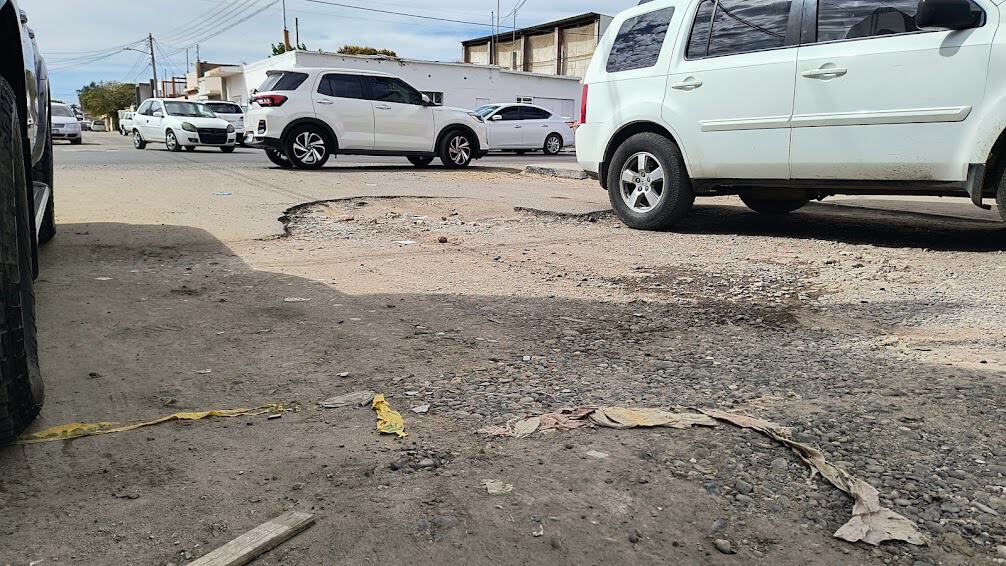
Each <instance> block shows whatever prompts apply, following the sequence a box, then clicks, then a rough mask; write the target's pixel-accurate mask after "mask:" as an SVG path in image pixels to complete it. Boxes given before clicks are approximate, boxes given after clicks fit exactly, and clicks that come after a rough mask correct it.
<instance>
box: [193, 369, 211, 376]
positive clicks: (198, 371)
mask: <svg viewBox="0 0 1006 566" xmlns="http://www.w3.org/2000/svg"><path fill="white" fill-rule="evenodd" d="M196 373H198V374H200V375H206V374H208V373H213V370H211V369H200V370H196Z"/></svg>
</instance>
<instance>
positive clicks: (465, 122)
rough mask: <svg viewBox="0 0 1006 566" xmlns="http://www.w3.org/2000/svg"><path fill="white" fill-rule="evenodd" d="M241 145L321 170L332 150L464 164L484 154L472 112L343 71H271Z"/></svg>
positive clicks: (390, 80) (388, 79) (386, 78)
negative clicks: (449, 106)
mask: <svg viewBox="0 0 1006 566" xmlns="http://www.w3.org/2000/svg"><path fill="white" fill-rule="evenodd" d="M245 124H246V125H245V129H246V137H245V143H246V144H248V145H250V146H252V147H258V148H261V149H265V150H266V154H268V156H269V159H270V160H271V161H272V162H273V163H275V164H276V165H279V166H280V167H297V168H300V169H318V168H320V167H322V166H323V165H325V162H326V161H328V158H329V157H331V156H332V155H335V154H344V155H396V156H403V157H408V159H409V161H411V162H412V164H413V165H415V166H416V167H425V166H427V165H429V164H430V163H431V162H432V161H433V158H434V157H439V158H440V160H441V161H443V163H444V166H445V167H448V168H459V167H465V166H467V165H468V164H469V163H470V162H471V160H472V159H476V158H479V157H482V156H483V155H485V152H486V151H487V149H488V145H487V143H486V127H485V123H484V122H483V121H482V118H481V117H480V116H479V115H478V114H475V113H474V112H469V111H466V110H461V109H457V108H447V107H443V106H436V105H434V104H433V103H431V102H430V101H429V99H428V98H427V97H426V96H425V95H423V94H421V93H420V92H419V91H418V90H416V89H415V88H413V87H411V86H409V85H408V84H407V83H405V81H403V80H401V79H399V78H397V77H395V76H392V75H389V74H386V73H379V72H369V71H358V70H346V69H297V70H276V71H269V73H268V78H267V79H266V81H265V83H263V84H262V86H261V87H259V89H258V91H257V92H256V94H255V96H253V97H252V99H251V105H250V107H249V109H248V118H247V120H246V121H245Z"/></svg>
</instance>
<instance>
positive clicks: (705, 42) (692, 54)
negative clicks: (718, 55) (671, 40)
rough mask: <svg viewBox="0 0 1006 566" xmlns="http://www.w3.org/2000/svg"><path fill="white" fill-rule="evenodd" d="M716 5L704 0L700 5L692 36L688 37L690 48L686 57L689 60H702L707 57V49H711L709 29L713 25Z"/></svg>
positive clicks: (686, 51) (693, 24)
mask: <svg viewBox="0 0 1006 566" xmlns="http://www.w3.org/2000/svg"><path fill="white" fill-rule="evenodd" d="M714 7H716V3H715V2H713V1H712V0H703V1H702V3H701V4H699V9H698V10H696V12H695V21H694V22H692V34H691V35H690V36H689V37H688V48H687V49H686V50H685V57H687V58H689V59H701V58H702V57H705V56H706V49H707V48H708V47H709V27H710V26H711V25H712V23H713V8H714Z"/></svg>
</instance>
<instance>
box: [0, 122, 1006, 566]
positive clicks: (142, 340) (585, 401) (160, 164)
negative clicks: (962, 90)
mask: <svg viewBox="0 0 1006 566" xmlns="http://www.w3.org/2000/svg"><path fill="white" fill-rule="evenodd" d="M94 137H95V138H97V139H99V140H100V142H99V143H93V144H91V145H88V146H83V147H82V148H80V149H78V148H73V149H71V148H62V147H61V148H60V150H59V153H58V154H57V170H58V172H57V182H58V185H57V189H56V190H57V193H56V195H57V199H58V200H57V210H58V213H57V215H58V222H59V233H58V235H57V238H56V240H54V241H53V242H52V244H51V245H49V246H47V247H46V248H45V249H44V250H43V253H42V256H41V264H42V266H41V269H42V275H41V276H40V280H39V282H38V283H37V293H38V301H39V326H40V337H39V340H40V344H41V347H42V360H41V361H42V368H43V372H44V374H45V377H46V380H47V404H46V407H45V409H44V410H43V413H42V416H41V417H40V419H39V421H38V422H37V423H36V424H35V425H34V426H33V428H32V430H33V431H37V430H41V429H44V428H46V427H49V426H54V425H59V424H63V423H67V422H74V421H80V422H96V421H136V420H149V419H152V418H156V417H159V416H162V415H167V414H170V413H174V412H176V411H196V410H207V409H233V408H239V407H257V406H260V405H265V404H269V403H282V404H284V405H285V406H286V407H288V408H290V409H291V410H289V411H286V412H281V413H278V414H280V415H281V416H280V417H279V418H270V415H269V414H261V415H254V416H243V417H234V418H220V419H207V420H203V421H197V422H186V423H167V424H162V425H158V426H154V427H149V428H143V429H138V430H135V431H131V432H123V433H118V434H111V435H104V436H96V437H88V438H82V439H77V440H73V441H61V442H52V443H42V444H33V445H15V446H11V447H8V448H6V449H3V450H2V451H0V524H2V525H3V526H2V528H3V534H4V536H3V537H0V563H2V564H12V565H22V564H23V565H27V564H40V565H47V564H60V563H62V564H83V565H91V564H94V565H105V564H159V565H166V564H175V565H181V564H185V563H186V562H188V561H190V560H191V559H193V558H196V557H198V556H201V555H203V554H205V553H206V552H208V551H209V550H211V549H213V548H216V547H218V546H220V545H222V544H224V543H225V542H227V541H229V540H230V539H232V538H234V537H236V536H238V535H240V534H241V533H243V532H244V531H246V530H248V529H250V528H252V527H255V526H257V525H258V524H260V523H262V522H264V521H265V520H267V519H270V518H272V517H274V516H276V515H278V514H280V513H282V512H283V511H286V510H299V511H305V512H311V513H314V514H315V515H316V519H317V522H316V524H315V525H314V526H313V527H311V528H310V529H308V530H307V531H305V532H304V533H302V534H300V535H298V536H296V537H295V538H293V539H291V540H290V541H288V542H286V543H285V544H283V545H282V546H280V547H278V548H277V549H275V550H273V551H271V552H269V553H267V554H265V555H264V556H262V557H261V558H259V559H258V560H257V561H256V562H255V564H261V565H269V564H275V565H279V564H282V565H314V564H432V563H447V564H489V563H493V564H529V563H530V564H541V563H550V564H580V565H584V564H597V565H601V564H622V563H630V562H632V563H640V564H667V563H671V564H747V563H763V564H779V565H789V564H793V565H795V564H874V563H884V564H905V565H913V566H921V565H924V564H992V563H997V562H998V563H1003V562H1006V546H1004V545H1006V441H1004V440H1006V435H1004V427H1003V422H1004V416H1006V404H1004V379H1006V335H1004V332H1003V328H1004V327H1006V287H1004V285H1003V284H1002V283H1003V281H1004V276H1006V255H1004V254H1003V250H1006V231H1003V230H1002V229H1001V228H1000V226H999V225H998V224H994V223H990V222H987V221H983V220H977V219H965V218H959V217H953V216H948V215H942V214H926V213H918V212H899V211H895V210H881V209H870V208H861V207H852V206H836V205H835V204H829V203H828V202H827V201H826V202H825V203H823V204H813V205H811V206H808V207H807V208H806V209H804V210H802V211H800V212H799V213H796V214H793V215H791V216H788V217H784V218H778V217H777V218H772V217H764V216H759V215H756V214H754V213H752V212H749V211H748V210H747V209H745V208H743V207H742V206H741V204H740V202H739V201H737V200H734V199H728V198H723V199H714V200H705V201H703V200H700V201H699V202H698V205H697V206H696V209H695V211H694V213H693V214H692V215H691V216H690V217H689V218H688V220H687V221H686V222H685V223H684V224H683V225H682V226H681V227H680V229H678V230H676V231H675V232H667V233H644V232H637V231H632V230H629V229H626V228H625V227H623V226H621V225H620V224H619V223H618V222H617V220H616V219H614V218H613V217H611V216H610V214H609V213H607V212H605V210H606V208H607V207H606V206H605V201H606V196H605V194H604V193H603V192H602V191H600V190H599V189H598V188H597V186H596V184H595V183H594V182H592V181H567V180H558V179H543V178H537V177H528V176H524V175H520V174H517V173H512V172H507V171H504V170H497V169H488V168H486V169H482V170H472V171H465V172H460V173H456V172H446V171H442V170H437V169H431V170H428V171H423V172H419V171H416V170H413V169H411V168H408V167H403V166H397V165H395V164H368V163H348V164H347V163H345V162H341V161H338V160H337V162H336V163H335V165H334V166H333V167H329V168H326V169H325V170H323V171H321V172H317V173H304V172H292V171H281V170H278V169H275V168H271V167H270V166H269V164H268V161H266V160H265V158H264V157H263V158H262V159H261V162H256V161H252V160H251V158H249V160H248V161H243V162H239V163H238V162H229V161H227V159H226V156H224V155H223V154H220V155H206V156H203V155H201V154H197V155H196V156H195V157H192V156H188V155H185V156H175V155H174V154H168V153H165V152H159V151H156V152H151V151H147V152H139V153H135V154H134V153H129V154H126V153H124V152H127V151H131V150H129V149H128V148H126V147H125V144H124V142H122V141H121V140H118V139H116V138H114V136H113V135H112V134H109V135H108V136H107V137H99V136H94ZM135 156H140V157H135ZM127 158H128V159H127ZM140 158H142V160H138V159H140ZM134 159H137V160H138V161H130V160H134ZM361 390H369V391H374V392H378V393H383V394H384V395H386V397H387V398H388V400H389V402H390V403H391V405H392V406H393V407H394V408H395V409H397V410H399V411H400V412H401V413H402V415H403V416H404V418H405V423H406V431H407V432H408V433H409V436H408V437H407V438H405V439H397V438H394V437H392V436H384V435H379V434H378V433H377V431H376V429H375V422H376V419H375V414H374V411H373V410H372V409H370V408H369V407H345V408H337V409H322V408H319V406H318V402H319V401H321V400H323V399H326V398H328V397H331V396H334V395H339V394H343V393H350V392H355V391H361ZM590 404H595V405H622V406H629V407H659V408H665V409H666V408H672V407H706V408H721V409H726V410H730V411H733V412H736V413H743V414H747V415H752V416H757V417H761V418H764V419H767V420H769V421H772V422H775V423H778V424H780V425H785V426H788V427H792V428H793V431H794V436H795V438H796V439H797V440H800V441H802V442H806V443H809V444H811V445H814V446H817V447H819V448H821V449H822V450H823V451H824V453H825V454H826V456H827V457H828V458H829V460H830V461H832V462H836V463H838V464H839V465H842V466H845V467H847V468H848V469H849V470H850V471H851V472H852V473H853V474H856V475H857V476H859V477H862V478H863V479H865V480H866V481H868V482H869V483H871V484H873V485H874V486H876V487H877V488H878V489H879V491H880V493H881V501H882V503H883V504H884V505H885V506H888V507H890V508H892V509H894V510H895V511H897V512H899V513H901V514H903V515H904V516H906V517H908V518H909V519H911V520H912V521H914V522H915V523H916V524H917V525H918V526H919V528H920V529H921V530H922V531H923V532H924V533H925V534H926V535H927V536H928V537H929V538H930V543H929V544H928V545H926V546H912V545H908V544H905V543H885V544H882V545H880V546H879V547H872V546H869V545H867V544H865V543H849V542H845V541H842V540H839V539H836V538H834V537H833V533H834V532H835V531H836V530H837V529H838V528H839V527H840V526H841V525H842V524H843V523H845V522H846V521H847V520H848V518H849V516H850V515H851V512H852V501H851V499H849V498H848V497H847V496H845V495H844V494H842V492H840V491H838V490H837V489H835V488H833V487H831V486H830V485H828V484H826V483H824V482H823V481H822V480H821V478H820V477H817V478H814V479H810V475H809V473H808V469H807V468H806V466H804V465H803V464H802V463H801V462H800V461H799V459H798V458H797V457H796V456H795V455H794V454H793V453H792V452H790V451H789V450H787V449H785V448H783V447H782V446H780V445H778V444H775V443H773V442H772V441H771V440H770V439H768V438H767V437H764V436H761V435H759V434H757V433H754V432H749V431H745V430H741V429H738V428H735V427H732V426H729V425H722V426H718V427H715V428H712V429H707V428H702V429H698V428H696V429H688V430H675V429H669V428H658V429H631V430H611V429H603V428H593V427H588V428H581V429H578V430H573V431H560V432H551V433H544V434H536V435H532V436H531V437H528V438H523V439H512V438H493V437H488V436H486V435H485V434H481V433H479V432H478V430H479V429H481V428H483V427H486V426H488V425H498V424H503V423H506V422H507V421H509V420H510V419H512V418H515V417H518V416H524V415H531V414H539V413H542V412H546V411H550V410H553V409H558V408H561V407H571V406H579V405H590ZM423 405H429V409H428V412H426V413H416V412H413V411H412V409H413V408H416V407H421V406H423ZM270 414H273V411H270ZM588 453H589V454H588ZM599 453H600V454H599ZM485 479H497V480H501V481H503V482H504V483H506V484H512V485H513V491H512V492H510V493H506V494H502V495H489V494H488V493H487V492H486V489H485V487H484V486H483V480H485ZM714 541H719V544H718V545H717V544H714ZM724 541H725V542H726V543H728V544H729V549H727V548H726V547H725V546H724V544H723V543H724ZM724 550H728V551H729V552H730V553H727V552H724Z"/></svg>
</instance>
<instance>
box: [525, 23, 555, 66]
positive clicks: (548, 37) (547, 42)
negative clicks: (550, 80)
mask: <svg viewBox="0 0 1006 566" xmlns="http://www.w3.org/2000/svg"><path fill="white" fill-rule="evenodd" d="M528 40H529V42H530V45H529V48H528V55H529V59H530V60H529V61H528V63H529V65H528V66H527V67H525V68H526V69H527V70H528V71H531V72H532V73H545V74H549V75H554V74H556V73H555V70H556V64H557V61H556V53H557V49H556V48H557V46H556V44H555V34H553V33H550V34H545V35H532V36H531V37H529V38H528Z"/></svg>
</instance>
